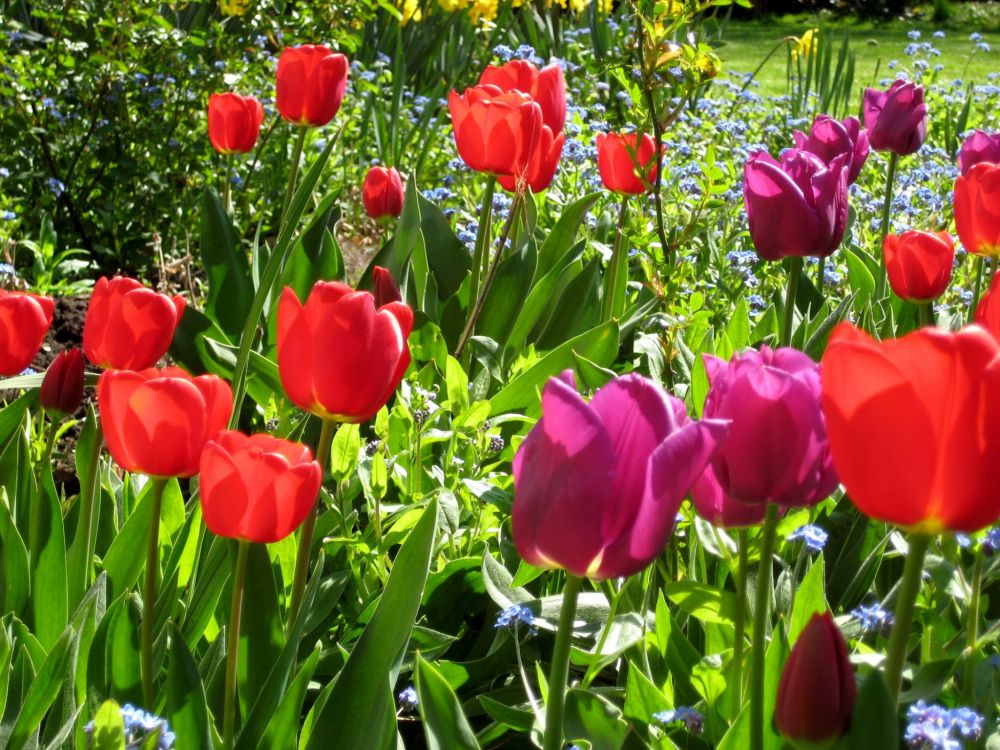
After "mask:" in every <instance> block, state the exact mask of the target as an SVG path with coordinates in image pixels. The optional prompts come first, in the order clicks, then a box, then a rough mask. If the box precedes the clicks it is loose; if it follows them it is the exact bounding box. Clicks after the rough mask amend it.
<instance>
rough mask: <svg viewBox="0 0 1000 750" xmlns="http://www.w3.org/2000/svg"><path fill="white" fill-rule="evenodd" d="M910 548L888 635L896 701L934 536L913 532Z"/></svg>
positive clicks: (888, 669)
mask: <svg viewBox="0 0 1000 750" xmlns="http://www.w3.org/2000/svg"><path fill="white" fill-rule="evenodd" d="M909 543H910V548H909V550H908V551H907V553H906V565H905V567H904V568H903V580H902V581H901V582H900V584H899V592H898V593H897V594H896V611H895V613H894V619H895V624H894V625H893V626H892V634H891V635H890V636H889V652H888V654H887V655H886V658H885V671H884V674H885V681H886V684H888V686H889V692H890V693H891V694H892V699H893V701H897V700H898V699H899V689H900V685H901V683H902V681H903V664H904V663H905V662H906V653H907V651H909V640H910V626H911V625H912V623H913V608H914V604H916V601H917V593H918V592H919V591H920V578H921V576H922V575H923V572H924V556H925V555H926V554H927V547H928V546H929V545H930V543H931V538H930V537H929V536H927V535H926V534H911V535H910V538H909Z"/></svg>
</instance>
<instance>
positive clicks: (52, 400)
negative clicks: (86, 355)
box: [38, 349, 83, 419]
mask: <svg viewBox="0 0 1000 750" xmlns="http://www.w3.org/2000/svg"><path fill="white" fill-rule="evenodd" d="M38 400H39V402H40V403H41V404H42V408H43V409H45V411H47V412H48V413H49V415H50V416H52V417H53V418H56V419H63V418H65V417H68V416H69V415H70V414H72V413H73V412H75V411H76V410H77V408H79V406H80V402H81V401H83V352H82V351H80V350H79V349H66V350H64V351H62V352H60V353H59V356H58V357H56V358H55V360H53V362H52V364H51V365H49V369H48V370H46V371H45V377H44V378H42V387H41V388H40V389H39V391H38Z"/></svg>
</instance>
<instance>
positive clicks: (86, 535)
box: [67, 420, 104, 601]
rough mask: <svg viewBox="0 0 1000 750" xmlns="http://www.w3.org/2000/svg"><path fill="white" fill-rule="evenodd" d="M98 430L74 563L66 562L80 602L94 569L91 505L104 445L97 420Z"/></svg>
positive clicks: (82, 499) (83, 496)
mask: <svg viewBox="0 0 1000 750" xmlns="http://www.w3.org/2000/svg"><path fill="white" fill-rule="evenodd" d="M96 424H97V430H96V432H95V433H94V446H93V450H92V451H91V454H90V463H88V464H87V478H86V482H85V484H84V486H83V487H81V488H80V489H81V491H80V525H79V527H78V529H77V532H76V533H77V539H76V540H74V546H73V559H72V560H70V561H69V565H68V570H67V572H68V573H69V574H70V575H71V576H74V577H76V578H77V579H78V580H77V584H76V587H75V591H76V592H77V594H78V596H76V597H75V598H74V601H79V599H81V598H82V597H83V595H84V594H85V593H86V591H87V589H88V588H90V574H91V572H92V571H93V568H94V540H93V539H92V537H93V534H94V501H95V499H96V497H97V485H98V483H97V475H98V473H99V472H100V468H101V446H102V445H103V443H104V432H103V430H102V429H101V421H100V420H97V422H96Z"/></svg>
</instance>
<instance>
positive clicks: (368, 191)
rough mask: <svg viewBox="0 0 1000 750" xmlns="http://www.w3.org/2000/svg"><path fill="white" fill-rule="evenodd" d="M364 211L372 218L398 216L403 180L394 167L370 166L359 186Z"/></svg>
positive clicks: (401, 204) (400, 206) (401, 206)
mask: <svg viewBox="0 0 1000 750" xmlns="http://www.w3.org/2000/svg"><path fill="white" fill-rule="evenodd" d="M361 200H362V201H363V202H364V204H365V211H366V212H367V213H368V215H369V216H370V217H372V218H373V219H381V218H382V217H383V216H399V215H400V214H401V213H402V212H403V181H402V180H401V179H400V178H399V172H397V171H396V168H395V167H389V168H388V169H386V168H385V167H372V168H371V169H369V170H368V174H366V175H365V182H364V185H362V186H361Z"/></svg>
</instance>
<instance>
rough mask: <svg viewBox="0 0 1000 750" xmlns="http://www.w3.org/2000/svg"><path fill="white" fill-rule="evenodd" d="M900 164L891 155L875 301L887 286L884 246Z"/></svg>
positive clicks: (886, 179) (887, 174) (879, 249)
mask: <svg viewBox="0 0 1000 750" xmlns="http://www.w3.org/2000/svg"><path fill="white" fill-rule="evenodd" d="M898 163H899V154H897V153H895V152H893V153H890V154H889V168H888V171H887V172H886V176H885V200H884V201H883V202H882V227H881V229H880V230H879V240H878V254H879V272H878V284H877V285H876V289H875V299H877V300H881V299H882V297H883V296H884V295H885V285H886V281H887V278H886V270H885V253H884V252H883V250H882V245H883V244H884V243H885V237H886V235H887V234H889V214H890V212H891V210H892V188H893V187H894V185H895V182H896V166H897V165H898Z"/></svg>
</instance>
